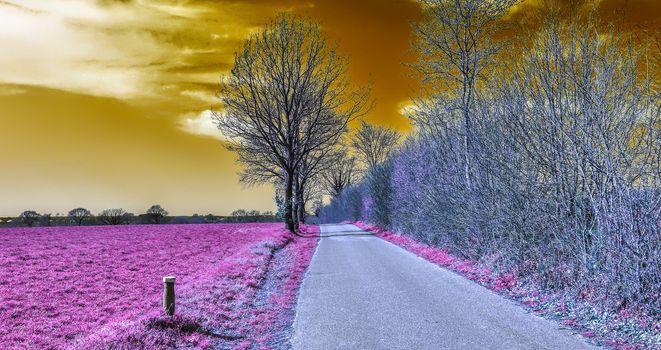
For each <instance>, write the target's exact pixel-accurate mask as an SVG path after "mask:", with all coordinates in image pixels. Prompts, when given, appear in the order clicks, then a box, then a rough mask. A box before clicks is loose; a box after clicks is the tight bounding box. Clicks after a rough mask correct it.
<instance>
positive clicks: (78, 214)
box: [68, 208, 92, 226]
mask: <svg viewBox="0 0 661 350" xmlns="http://www.w3.org/2000/svg"><path fill="white" fill-rule="evenodd" d="M68 216H69V219H71V220H72V221H73V222H75V223H76V225H78V226H81V225H82V224H83V222H84V221H85V219H87V218H89V217H90V216H92V213H91V212H90V211H89V210H87V209H85V208H75V209H71V210H70V211H69V214H68Z"/></svg>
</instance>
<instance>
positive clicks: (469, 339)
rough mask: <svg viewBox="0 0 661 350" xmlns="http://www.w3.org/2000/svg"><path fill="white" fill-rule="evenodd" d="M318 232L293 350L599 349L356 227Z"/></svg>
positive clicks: (301, 297)
mask: <svg viewBox="0 0 661 350" xmlns="http://www.w3.org/2000/svg"><path fill="white" fill-rule="evenodd" d="M321 233H322V236H323V238H321V240H320V242H319V245H318V246H317V250H316V252H315V254H314V256H313V258H312V262H311V264H310V267H309V269H308V272H307V274H306V277H305V279H304V281H303V285H302V287H301V290H300V295H299V300H298V306H297V309H296V318H295V321H294V335H293V338H292V346H293V348H294V350H316V349H319V350H321V349H323V350H328V349H407V350H413V349H435V350H441V349H453V350H454V349H470V350H478V349H525V350H533V349H549V350H564V349H567V350H574V349H576V350H579V349H597V348H596V347H594V346H592V345H589V344H587V343H586V342H585V341H584V340H583V339H582V338H581V337H580V336H578V335H575V334H572V333H571V332H570V331H569V330H567V329H562V327H561V326H560V324H558V323H556V322H553V321H550V320H546V319H544V318H541V317H539V316H537V315H534V314H531V313H528V312H527V311H526V310H524V309H523V308H522V307H520V306H517V305H516V304H514V303H513V302H512V301H509V300H507V299H505V298H503V297H502V296H499V295H497V294H495V293H493V292H492V291H490V290H488V289H486V288H484V287H482V286H480V285H478V284H476V283H474V282H472V281H470V280H467V279H465V278H463V277H461V276H459V275H457V274H455V273H453V272H450V271H448V270H445V269H443V268H440V267H438V266H436V265H434V264H432V263H430V262H428V261H426V260H424V259H422V258H419V257H417V256H416V255H414V254H412V253H410V252H408V251H406V250H404V249H402V248H400V247H397V246H395V245H393V244H391V243H389V242H386V241H384V240H382V239H380V238H377V237H374V236H372V235H370V234H369V233H367V232H364V231H362V230H360V229H359V228H357V227H356V226H354V225H348V224H346V225H322V226H321Z"/></svg>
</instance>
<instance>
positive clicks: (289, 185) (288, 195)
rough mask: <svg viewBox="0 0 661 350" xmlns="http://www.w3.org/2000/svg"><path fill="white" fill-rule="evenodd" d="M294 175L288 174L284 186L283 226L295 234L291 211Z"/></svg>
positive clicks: (292, 212)
mask: <svg viewBox="0 0 661 350" xmlns="http://www.w3.org/2000/svg"><path fill="white" fill-rule="evenodd" d="M293 187H294V174H292V173H290V172H288V173H287V180H286V185H285V225H286V227H287V229H288V230H289V231H290V232H295V231H296V228H295V227H294V211H293V210H292V193H293V191H294V189H293Z"/></svg>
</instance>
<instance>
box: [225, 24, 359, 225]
mask: <svg viewBox="0 0 661 350" xmlns="http://www.w3.org/2000/svg"><path fill="white" fill-rule="evenodd" d="M346 70H347V59H346V58H345V57H343V56H341V55H339V54H338V53H337V52H336V50H335V48H334V47H331V46H329V45H328V43H327V41H326V39H325V38H324V36H323V35H322V34H321V31H320V30H319V26H318V25H317V24H316V23H314V22H311V21H307V20H303V19H300V18H298V17H295V16H293V15H284V14H283V15H279V16H278V17H277V18H276V19H275V20H274V21H273V22H271V23H270V24H268V25H267V26H266V27H265V28H264V29H262V30H260V31H259V32H258V33H255V34H253V35H251V36H250V38H249V39H248V40H246V42H245V43H244V45H243V48H242V50H241V51H240V52H239V53H237V54H236V55H235V59H234V67H233V68H232V70H231V72H230V74H229V76H228V77H226V79H225V80H224V82H223V83H222V86H221V91H220V96H221V99H222V102H223V104H224V108H225V111H224V112H223V113H217V114H216V115H215V119H216V121H217V123H218V126H219V128H220V129H221V131H222V132H223V133H224V134H225V136H227V137H228V139H229V140H230V141H229V142H228V143H227V148H228V149H229V150H231V151H234V152H236V153H237V155H238V161H239V163H241V164H242V165H243V166H244V170H243V172H242V173H241V181H242V182H244V183H246V184H249V185H251V184H260V183H268V182H271V183H273V182H277V183H279V182H282V183H283V184H284V185H283V188H284V204H285V217H284V218H285V222H286V225H287V228H288V229H289V230H290V231H292V232H294V231H295V222H294V221H295V218H294V208H293V196H294V186H295V182H296V179H297V173H302V172H301V170H300V167H301V163H302V162H304V161H305V159H306V157H308V156H309V155H310V153H313V152H315V151H317V150H319V149H320V148H323V147H327V146H328V145H329V144H332V143H334V142H337V140H338V139H339V137H340V136H341V135H342V134H343V133H344V132H345V131H346V125H347V123H348V122H349V121H350V120H352V119H353V118H355V117H358V116H359V115H361V113H362V111H363V110H364V107H365V101H366V96H367V93H368V90H367V89H355V88H353V87H352V86H351V85H350V83H349V80H348V79H347V77H346V74H345V73H346Z"/></svg>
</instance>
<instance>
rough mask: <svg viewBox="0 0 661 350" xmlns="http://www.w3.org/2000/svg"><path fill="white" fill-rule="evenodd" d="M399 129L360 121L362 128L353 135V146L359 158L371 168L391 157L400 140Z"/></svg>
mask: <svg viewBox="0 0 661 350" xmlns="http://www.w3.org/2000/svg"><path fill="white" fill-rule="evenodd" d="M399 138H400V134H399V132H398V131H397V130H394V129H389V128H386V127H384V126H381V125H372V124H369V123H366V122H364V121H362V120H361V121H360V129H358V132H356V134H355V135H353V136H352V139H351V147H352V148H353V150H354V151H355V153H356V155H357V156H358V159H359V160H360V161H361V163H363V164H364V166H365V167H366V168H367V169H369V168H372V167H375V166H376V165H378V164H380V163H383V162H384V161H385V160H386V159H388V157H390V155H391V153H392V151H393V150H394V149H395V146H397V142H399Z"/></svg>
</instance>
